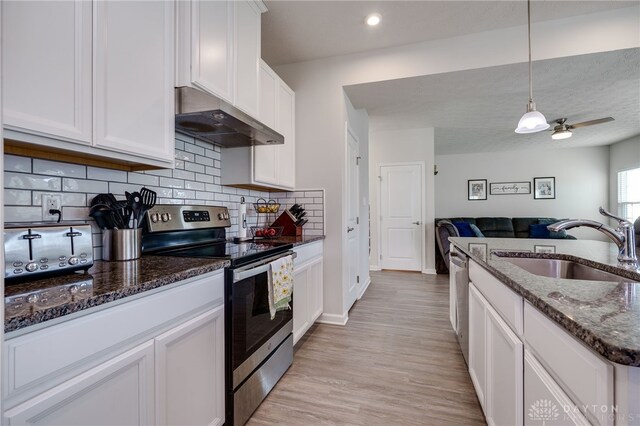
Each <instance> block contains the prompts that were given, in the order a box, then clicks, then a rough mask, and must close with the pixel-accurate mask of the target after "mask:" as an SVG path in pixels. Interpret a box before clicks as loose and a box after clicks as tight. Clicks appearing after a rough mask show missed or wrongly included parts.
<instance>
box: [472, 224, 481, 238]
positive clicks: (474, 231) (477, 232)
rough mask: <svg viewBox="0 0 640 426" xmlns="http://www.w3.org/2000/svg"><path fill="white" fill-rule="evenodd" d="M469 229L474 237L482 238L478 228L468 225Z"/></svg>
mask: <svg viewBox="0 0 640 426" xmlns="http://www.w3.org/2000/svg"><path fill="white" fill-rule="evenodd" d="M469 227H470V228H471V230H472V231H473V233H474V235H475V236H476V237H478V238H484V234H483V233H482V231H481V230H480V228H478V227H477V226H476V225H474V224H473V223H470V224H469Z"/></svg>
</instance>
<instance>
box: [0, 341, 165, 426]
mask: <svg viewBox="0 0 640 426" xmlns="http://www.w3.org/2000/svg"><path fill="white" fill-rule="evenodd" d="M153 358H154V348H153V341H149V342H146V343H143V344H142V345H139V346H137V347H135V348H133V349H131V350H129V351H127V352H125V353H123V354H121V355H118V356H116V357H114V358H113V359H111V360H109V361H107V362H104V363H102V364H100V365H98V366H97V367H94V368H92V369H90V370H89V371H86V372H85V373H83V374H80V375H79V376H77V377H74V378H73V379H71V380H69V381H67V382H64V383H62V384H61V385H59V386H56V387H55V388H53V389H50V390H48V391H47V392H45V393H43V394H41V395H39V396H37V397H35V398H33V399H30V400H28V401H26V402H25V403H23V404H21V405H18V406H17V407H14V408H12V409H11V410H9V411H7V412H6V413H5V422H3V424H7V425H10V426H14V425H65V426H67V425H69V426H70V425H78V426H81V425H96V426H98V425H104V426H110V425H125V424H126V425H148V424H154V423H155V422H154V418H153V415H154V413H153V398H154V395H153V388H154V383H153V382H154V374H153Z"/></svg>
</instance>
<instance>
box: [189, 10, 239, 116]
mask: <svg viewBox="0 0 640 426" xmlns="http://www.w3.org/2000/svg"><path fill="white" fill-rule="evenodd" d="M233 21H234V7H233V2H229V1H192V2H191V31H192V38H191V39H192V41H193V44H192V46H191V80H192V82H193V85H194V86H197V87H200V88H201V89H203V90H206V91H208V92H210V93H213V94H214V95H216V96H218V97H220V98H222V99H224V100H226V101H227V102H229V103H233V82H234V77H233V73H234V68H233V43H234V36H233V28H234V22H233Z"/></svg>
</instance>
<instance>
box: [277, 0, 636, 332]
mask: <svg viewBox="0 0 640 426" xmlns="http://www.w3.org/2000/svg"><path fill="white" fill-rule="evenodd" d="M638 13H640V6H634V7H631V8H624V9H616V10H614V11H611V12H606V13H598V14H592V15H581V16H577V17H573V18H564V19H558V20H555V21H547V22H542V23H535V24H534V25H533V30H534V31H535V34H536V38H535V39H534V41H533V49H534V53H535V56H534V60H541V59H552V58H557V57H563V56H572V55H581V54H587V53H594V52H603V51H609V50H617V49H627V48H633V47H639V46H640V22H638V20H637V16H638ZM526 34H527V32H526V26H519V27H512V28H506V29H501V30H496V31H488V32H484V33H479V34H470V35H466V36H462V37H456V38H450V39H444V40H436V41H431V42H425V43H418V44H413V45H408V46H402V47H396V48H388V49H380V50H375V51H371V52H366V53H361V54H354V55H345V56H340V57H333V58H327V59H320V60H315V61H308V62H301V63H297V64H289V65H283V66H278V67H274V69H275V71H276V72H277V73H278V75H279V76H281V77H282V79H283V80H284V81H286V82H287V84H288V85H289V86H290V87H291V88H292V89H293V90H294V91H295V92H296V161H297V163H296V164H297V167H296V182H297V185H298V186H300V187H302V188H324V189H325V190H326V204H325V209H326V225H327V226H326V240H325V267H324V274H325V275H324V278H325V279H324V281H325V296H326V297H325V299H324V307H325V309H324V314H323V319H324V320H326V321H336V322H337V321H339V320H340V319H341V318H343V319H344V318H346V312H345V311H344V308H343V306H342V304H341V303H340V300H339V299H340V295H341V294H342V289H343V288H344V286H345V285H346V284H345V283H344V282H343V277H342V271H343V248H342V238H343V230H344V229H345V226H344V223H343V222H342V220H343V214H342V212H343V205H342V201H343V185H342V184H343V182H344V170H345V169H344V161H343V158H342V157H343V156H344V154H343V153H344V150H345V148H344V144H345V138H344V123H345V121H346V112H345V102H344V94H343V93H344V92H343V87H344V86H346V85H349V84H359V83H368V82H372V81H383V80H390V79H395V78H404V77H413V76H420V75H429V74H436V73H441V72H451V71H459V70H464V69H474V68H482V67H491V66H497V65H504V64H511V63H519V62H526V61H527V53H526V49H523V46H526V41H527V38H526ZM558 40H562V41H563V42H562V43H558V42H557V41H558ZM536 46H537V47H538V48H536Z"/></svg>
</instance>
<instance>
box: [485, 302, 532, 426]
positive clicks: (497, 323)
mask: <svg viewBox="0 0 640 426" xmlns="http://www.w3.org/2000/svg"><path fill="white" fill-rule="evenodd" d="M486 342H487V343H486V344H487V348H486V354H487V370H486V374H487V376H486V377H487V386H486V388H485V389H486V395H485V400H486V403H485V407H486V416H487V423H488V424H489V425H513V426H516V425H521V424H522V422H523V419H522V404H523V398H522V392H523V383H522V379H523V378H522V375H523V372H522V356H523V354H522V351H523V345H522V342H521V341H520V340H519V339H518V337H517V336H516V335H515V334H514V333H513V332H512V331H511V329H510V328H509V326H508V325H507V323H505V322H504V320H502V318H501V317H500V315H498V313H497V312H496V311H495V310H494V309H493V308H491V307H490V306H487V307H486Z"/></svg>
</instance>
